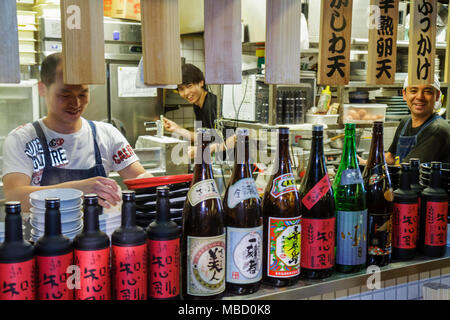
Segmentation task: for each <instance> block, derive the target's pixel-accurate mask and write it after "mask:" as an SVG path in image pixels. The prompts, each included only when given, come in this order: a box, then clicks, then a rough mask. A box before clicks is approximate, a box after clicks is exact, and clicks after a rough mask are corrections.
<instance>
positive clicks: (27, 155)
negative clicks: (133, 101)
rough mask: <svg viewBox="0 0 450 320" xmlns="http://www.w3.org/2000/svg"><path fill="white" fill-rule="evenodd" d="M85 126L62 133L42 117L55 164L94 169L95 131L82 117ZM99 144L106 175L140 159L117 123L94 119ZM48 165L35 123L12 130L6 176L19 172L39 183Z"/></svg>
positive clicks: (7, 145)
mask: <svg viewBox="0 0 450 320" xmlns="http://www.w3.org/2000/svg"><path fill="white" fill-rule="evenodd" d="M81 120H82V126H81V129H80V130H78V131H77V132H75V133H72V134H62V133H58V132H56V131H53V130H51V129H49V128H47V127H46V126H45V124H44V123H43V121H42V119H39V124H40V125H41V128H42V131H43V132H44V135H45V138H46V139H47V143H48V148H49V152H50V157H51V159H52V166H54V167H58V168H65V169H90V168H92V167H93V166H94V165H95V152H94V141H93V136H92V130H91V127H90V126H89V123H88V121H87V120H86V119H84V118H81ZM94 124H95V127H96V131H97V139H96V140H97V144H98V147H99V149H100V154H101V157H102V162H103V167H104V168H105V172H106V175H108V174H109V172H110V171H120V170H122V169H124V168H126V167H127V166H129V165H130V164H132V163H133V162H135V161H138V160H139V158H138V157H137V155H136V154H135V153H134V151H133V148H131V146H130V144H129V143H128V141H127V140H126V138H125V137H124V136H123V135H122V134H121V133H120V131H119V130H117V129H116V128H115V127H114V126H113V125H111V124H109V123H105V122H98V121H94ZM44 167H45V157H44V151H43V149H42V146H41V144H40V142H39V139H38V137H37V133H36V130H35V129H34V127H33V124H32V123H27V124H26V125H24V126H20V127H18V128H16V129H14V130H12V131H11V132H10V133H9V134H8V136H7V137H6V140H5V143H4V145H3V175H4V176H5V175H7V174H8V173H12V172H18V173H23V174H26V175H28V176H29V177H31V185H33V186H39V185H40V182H41V178H42V172H43V170H44Z"/></svg>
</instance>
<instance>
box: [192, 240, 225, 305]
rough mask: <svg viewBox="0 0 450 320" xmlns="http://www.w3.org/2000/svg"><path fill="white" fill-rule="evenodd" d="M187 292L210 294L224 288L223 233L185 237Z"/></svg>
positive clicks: (214, 293) (201, 294)
mask: <svg viewBox="0 0 450 320" xmlns="http://www.w3.org/2000/svg"><path fill="white" fill-rule="evenodd" d="M187 250H188V252H187V253H188V266H187V269H188V270H187V293H188V294H189V295H195V296H212V295H216V294H219V293H221V292H223V291H224V290H225V269H226V265H225V254H226V249H225V233H224V234H222V235H220V236H215V237H192V236H188V237H187Z"/></svg>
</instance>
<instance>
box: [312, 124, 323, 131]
mask: <svg viewBox="0 0 450 320" xmlns="http://www.w3.org/2000/svg"><path fill="white" fill-rule="evenodd" d="M312 131H313V132H322V131H323V125H321V124H315V125H313V128H312Z"/></svg>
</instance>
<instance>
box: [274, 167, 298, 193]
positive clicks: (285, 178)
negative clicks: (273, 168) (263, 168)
mask: <svg viewBox="0 0 450 320" xmlns="http://www.w3.org/2000/svg"><path fill="white" fill-rule="evenodd" d="M292 191H297V188H296V187H295V178H294V175H293V174H292V173H286V174H282V175H281V176H278V177H276V178H275V179H273V185H272V189H271V190H270V194H271V195H272V196H273V197H274V198H278V197H279V196H281V195H282V194H285V193H288V192H292Z"/></svg>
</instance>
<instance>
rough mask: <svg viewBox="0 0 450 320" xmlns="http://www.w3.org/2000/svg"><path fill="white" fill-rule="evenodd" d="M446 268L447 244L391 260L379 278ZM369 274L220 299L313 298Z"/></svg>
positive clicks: (359, 283)
mask: <svg viewBox="0 0 450 320" xmlns="http://www.w3.org/2000/svg"><path fill="white" fill-rule="evenodd" d="M446 267H450V247H447V252H446V254H445V256H444V257H442V258H434V259H431V258H427V257H423V256H418V257H416V258H414V259H413V260H409V261H401V262H392V263H390V264H389V265H387V266H385V267H382V268H380V269H381V270H380V279H381V281H385V280H390V279H394V278H398V277H402V276H406V275H408V274H416V273H419V272H426V271H430V270H435V269H440V268H446ZM370 276H372V273H370V274H366V270H363V271H360V272H357V273H352V274H345V273H340V272H335V273H334V274H333V275H332V276H331V277H329V278H327V279H322V280H300V281H299V282H298V283H297V284H296V285H294V286H291V287H285V288H273V287H270V286H267V285H264V284H263V285H262V286H261V288H260V289H259V290H258V291H257V292H256V293H253V294H249V295H244V296H225V297H224V298H223V299H224V300H235V299H237V300H297V299H303V298H308V297H313V296H317V295H321V294H326V293H329V292H333V291H337V290H343V289H348V288H353V287H357V286H365V285H366V284H367V280H368V278H369V277H370Z"/></svg>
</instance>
